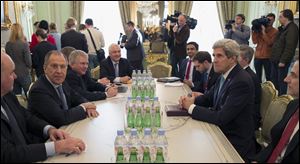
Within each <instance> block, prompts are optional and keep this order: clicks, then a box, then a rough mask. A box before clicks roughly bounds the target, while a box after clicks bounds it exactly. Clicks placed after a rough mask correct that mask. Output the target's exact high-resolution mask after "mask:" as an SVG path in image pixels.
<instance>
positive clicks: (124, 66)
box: [100, 56, 132, 83]
mask: <svg viewBox="0 0 300 164" xmlns="http://www.w3.org/2000/svg"><path fill="white" fill-rule="evenodd" d="M131 75H132V67H131V66H130V64H129V62H128V60H127V59H124V58H121V59H120V61H119V76H120V77H123V76H130V77H131ZM103 77H106V78H108V79H109V80H110V82H111V83H113V81H114V79H115V78H116V75H115V68H114V65H113V63H112V61H111V59H110V57H109V56H108V57H107V58H106V59H104V60H102V62H101V64H100V78H103Z"/></svg>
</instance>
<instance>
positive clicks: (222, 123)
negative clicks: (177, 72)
mask: <svg viewBox="0 0 300 164" xmlns="http://www.w3.org/2000/svg"><path fill="white" fill-rule="evenodd" d="M213 54H214V61H213V63H214V70H215V72H217V73H221V75H220V77H219V79H218V81H217V82H216V84H215V85H214V86H213V87H212V88H211V89H210V90H209V91H208V92H207V93H205V94H204V95H201V96H198V97H197V98H195V97H194V95H192V96H191V97H190V96H183V97H181V98H180V100H179V103H180V104H181V106H182V107H183V108H184V109H186V110H187V111H188V113H189V114H190V115H191V116H192V118H193V119H196V120H200V121H204V122H208V123H212V124H215V125H217V126H219V127H220V129H221V130H222V132H223V133H224V134H225V136H226V137H227V138H228V140H229V141H230V142H231V144H232V145H233V146H234V148H235V149H236V150H237V152H238V153H239V154H240V156H241V157H242V158H243V159H244V160H245V161H246V162H247V161H249V159H250V158H251V157H252V156H253V155H254V154H255V143H254V138H253V136H254V127H253V124H251V122H253V116H252V112H253V105H254V86H253V83H252V80H251V77H250V76H249V74H248V73H247V72H246V71H245V70H244V69H243V68H241V66H240V65H239V64H238V63H237V58H238V56H239V54H240V47H239V45H238V44H237V43H236V42H235V41H233V40H231V39H222V40H219V41H217V42H216V43H215V44H214V46H213ZM249 122H250V123H249Z"/></svg>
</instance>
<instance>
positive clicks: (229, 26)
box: [225, 20, 235, 30]
mask: <svg viewBox="0 0 300 164" xmlns="http://www.w3.org/2000/svg"><path fill="white" fill-rule="evenodd" d="M234 23H235V20H229V21H228V22H227V23H226V24H225V29H226V30H230V29H232V24H234Z"/></svg>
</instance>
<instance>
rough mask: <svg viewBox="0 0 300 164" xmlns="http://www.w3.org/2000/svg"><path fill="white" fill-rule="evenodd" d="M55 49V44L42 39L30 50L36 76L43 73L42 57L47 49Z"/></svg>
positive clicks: (43, 57)
mask: <svg viewBox="0 0 300 164" xmlns="http://www.w3.org/2000/svg"><path fill="white" fill-rule="evenodd" d="M52 50H56V46H55V45H53V44H51V43H49V42H48V41H42V42H40V43H39V44H38V45H36V46H35V47H34V48H33V50H32V61H33V64H32V67H33V68H35V71H36V76H37V77H40V76H41V75H42V74H44V68H43V66H44V59H45V56H46V54H47V53H48V52H49V51H52Z"/></svg>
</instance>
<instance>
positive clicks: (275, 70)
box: [271, 61, 291, 96]
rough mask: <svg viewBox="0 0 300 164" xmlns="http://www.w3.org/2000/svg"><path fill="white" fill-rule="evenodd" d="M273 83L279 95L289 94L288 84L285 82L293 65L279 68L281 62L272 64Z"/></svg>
mask: <svg viewBox="0 0 300 164" xmlns="http://www.w3.org/2000/svg"><path fill="white" fill-rule="evenodd" d="M271 63H272V64H271V65H272V70H271V81H272V83H273V84H274V86H275V88H276V89H277V90H278V95H279V96H280V95H283V94H286V92H287V83H285V82H284V81H283V80H284V78H285V77H286V76H287V74H288V71H289V67H290V65H291V63H288V64H285V66H284V67H278V64H279V62H273V61H272V62H271Z"/></svg>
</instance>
